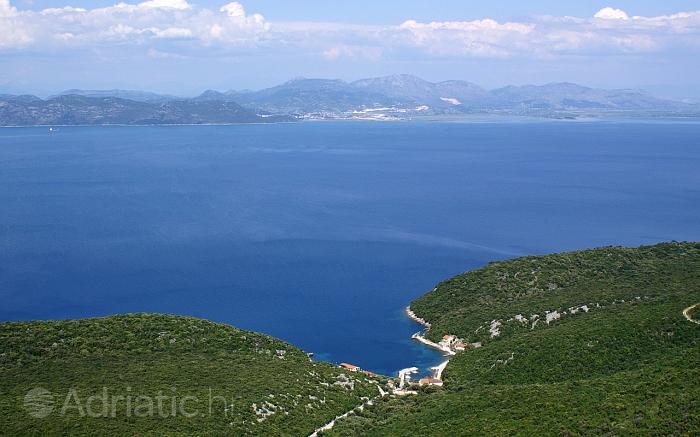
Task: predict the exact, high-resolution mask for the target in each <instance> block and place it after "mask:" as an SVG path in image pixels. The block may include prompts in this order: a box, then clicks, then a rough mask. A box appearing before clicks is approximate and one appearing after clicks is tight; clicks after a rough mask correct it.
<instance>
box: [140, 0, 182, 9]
mask: <svg viewBox="0 0 700 437" xmlns="http://www.w3.org/2000/svg"><path fill="white" fill-rule="evenodd" d="M138 6H139V7H140V8H160V9H190V8H191V7H192V6H190V4H189V3H187V1H186V0H149V1H145V2H143V3H139V4H138Z"/></svg>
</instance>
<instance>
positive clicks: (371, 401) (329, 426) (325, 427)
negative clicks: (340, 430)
mask: <svg viewBox="0 0 700 437" xmlns="http://www.w3.org/2000/svg"><path fill="white" fill-rule="evenodd" d="M377 388H378V389H379V395H378V396H375V397H374V398H372V399H369V400H367V401H365V402H364V403H362V404H361V405H358V406H357V407H355V408H353V409H352V410H350V411H348V412H346V413H345V414H341V415H340V416H336V417H335V419H333V420H331V421H330V422H328V423H326V424H325V425H323V426H322V427H320V428H316V431H314V432H313V433H311V434H310V435H309V437H318V434H319V433H321V432H324V431H329V430H331V429H332V428H333V427H334V426H335V424H336V422H338V421H339V420H343V419H345V418H346V417H348V416H351V415H353V414H355V413H356V412H358V411H359V412H361V411H362V410H364V409H365V407H369V406H372V405H373V404H374V401H376V400H378V399H380V398H383V397H384V396H386V395H388V394H389V393H387V392H385V391H384V390H382V388H381V387H377Z"/></svg>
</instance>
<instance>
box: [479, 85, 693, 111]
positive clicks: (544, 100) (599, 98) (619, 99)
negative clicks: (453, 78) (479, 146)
mask: <svg viewBox="0 0 700 437" xmlns="http://www.w3.org/2000/svg"><path fill="white" fill-rule="evenodd" d="M491 95H492V97H493V99H492V105H493V106H494V107H497V108H503V109H528V108H531V109H563V110H566V109H609V110H672V109H680V108H683V107H687V106H689V105H686V104H684V103H680V102H673V101H670V100H663V99H658V98H655V97H652V96H650V95H648V94H646V93H644V92H642V91H636V90H603V89H595V88H588V87H585V86H581V85H576V84H573V83H550V84H546V85H541V86H536V85H526V86H507V87H504V88H499V89H496V90H493V91H491Z"/></svg>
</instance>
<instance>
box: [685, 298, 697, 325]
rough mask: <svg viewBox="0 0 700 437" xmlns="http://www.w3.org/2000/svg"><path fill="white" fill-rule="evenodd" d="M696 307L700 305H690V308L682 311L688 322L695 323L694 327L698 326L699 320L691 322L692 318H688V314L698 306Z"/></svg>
mask: <svg viewBox="0 0 700 437" xmlns="http://www.w3.org/2000/svg"><path fill="white" fill-rule="evenodd" d="M698 305H700V303H696V304H695V305H691V306H689V307H688V308H686V309H684V310H683V315H684V316H685V318H686V319H688V321H689V322H691V323H695V324H696V325H700V321H699V320H693V318H692V317H690V312H691V311H693V308H695V307H696V306H698Z"/></svg>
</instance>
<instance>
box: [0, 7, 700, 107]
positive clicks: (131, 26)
mask: <svg viewBox="0 0 700 437" xmlns="http://www.w3.org/2000/svg"><path fill="white" fill-rule="evenodd" d="M392 73H413V74H416V75H419V76H422V77H424V78H426V79H430V80H444V79H465V80H470V81H473V82H476V83H478V84H480V85H483V86H485V87H488V88H492V87H497V86H501V85H505V84H523V83H545V82H552V81H571V82H578V83H583V84H587V85H592V86H603V87H635V88H647V89H650V90H652V91H654V92H656V93H657V94H666V95H669V96H672V97H683V96H684V95H685V94H688V96H689V97H694V98H697V97H698V95H699V94H700V91H699V90H700V79H699V77H700V1H697V0H695V1H690V0H665V1H663V2H662V1H659V0H654V1H651V0H634V1H632V0H618V1H615V2H614V3H613V2H610V1H603V2H601V1H583V0H527V1H524V0H501V1H490V2H484V1H465V0H439V1H433V2H431V1H427V0H402V1H377V0H373V1H369V0H354V1H352V2H332V1H328V0H326V1H321V0H312V1H289V0H251V1H242V2H240V3H238V2H233V3H227V2H226V1H220V2H216V1H212V0H200V1H195V0H192V1H188V0H148V1H143V2H141V3H138V2H134V3H119V2H115V1H108V0H89V1H88V0H0V92H34V93H39V94H47V93H51V92H55V91H59V90H63V89H66V88H131V89H149V90H154V91H159V92H169V93H176V94H182V95H189V94H195V93H198V92H200V91H202V90H204V89H207V88H214V89H220V90H226V89H242V88H260V87H264V86H270V85H274V84H277V83H279V82H283V81H285V80H287V79H290V78H292V77H297V76H305V77H327V78H341V79H347V80H352V79H357V78H361V77H369V76H376V75H384V74H392Z"/></svg>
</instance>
